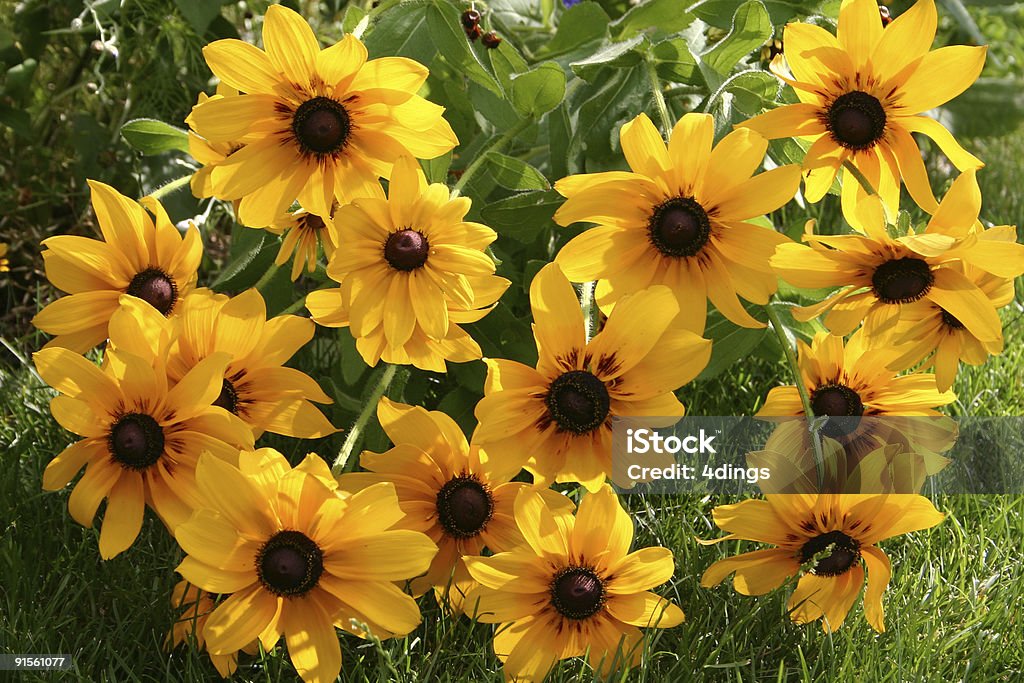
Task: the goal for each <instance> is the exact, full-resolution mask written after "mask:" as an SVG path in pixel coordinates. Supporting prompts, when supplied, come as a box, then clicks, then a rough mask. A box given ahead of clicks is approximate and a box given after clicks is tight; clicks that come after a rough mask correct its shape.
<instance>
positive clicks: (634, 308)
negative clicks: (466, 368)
mask: <svg viewBox="0 0 1024 683" xmlns="http://www.w3.org/2000/svg"><path fill="white" fill-rule="evenodd" d="M530 303H531V307H532V309H533V320H534V323H533V333H534V336H535V337H536V340H537V350H538V352H539V355H540V359H539V361H538V363H537V368H536V369H534V368H531V367H528V366H526V365H523V364H522V363H517V362H516V361H512V360H502V359H487V380H486V382H485V383H484V394H485V395H484V398H483V399H482V400H481V401H480V402H479V403H478V404H477V406H476V417H477V420H479V423H480V424H479V426H478V427H477V430H476V432H475V433H474V435H473V440H474V442H476V443H479V444H480V445H481V446H482V447H483V448H484V450H485V451H486V452H487V454H488V456H489V457H490V458H493V459H494V462H495V467H497V468H500V471H502V472H504V473H506V474H507V476H513V475H514V474H515V473H516V472H518V471H519V468H520V467H523V466H524V465H525V466H526V468H527V469H528V470H529V471H530V472H531V473H533V475H534V481H535V482H536V483H537V484H538V485H542V486H547V485H548V484H550V483H551V482H553V481H558V482H572V481H578V482H580V483H581V484H583V485H584V486H586V487H587V488H588V489H589V490H591V491H597V490H598V489H600V488H601V485H602V484H603V483H604V481H605V479H606V477H610V476H611V472H612V455H611V453H612V427H611V423H612V418H613V417H615V416H645V415H646V416H662V417H682V415H683V405H682V404H681V403H680V402H679V401H678V400H677V399H676V397H675V396H674V395H673V393H672V392H673V391H674V390H676V389H678V388H679V387H681V386H682V385H684V384H686V383H687V382H689V381H690V380H692V379H693V378H694V377H696V376H697V374H698V373H700V371H701V370H703V369H704V366H706V365H707V363H708V360H709V358H710V356H711V342H709V341H708V340H706V339H702V338H701V337H699V336H697V335H696V334H694V333H693V332H690V331H689V330H685V329H682V328H681V327H680V326H679V324H674V322H675V321H677V317H676V316H677V313H678V310H679V309H678V306H677V304H676V298H675V296H674V295H673V294H672V292H671V291H669V289H668V288H667V287H663V286H654V287H650V288H648V289H645V290H642V291H640V292H637V293H635V294H632V295H629V296H628V297H623V298H622V299H621V300H620V301H619V303H617V304H616V305H615V309H614V310H613V311H612V313H611V315H610V316H609V317H608V322H607V323H606V324H605V326H604V329H602V330H601V332H599V333H598V334H597V336H595V337H594V338H593V339H592V340H591V341H589V342H587V341H586V338H585V327H584V320H583V312H582V311H581V310H580V305H579V302H578V301H577V299H576V295H575V292H574V291H573V288H572V285H571V284H570V283H569V281H568V280H567V279H566V278H565V276H564V275H563V274H562V271H561V270H560V269H559V267H558V264H555V263H552V264H548V265H547V266H545V267H544V268H542V269H541V270H540V272H539V273H537V275H536V277H534V280H533V282H532V283H531V285H530Z"/></svg>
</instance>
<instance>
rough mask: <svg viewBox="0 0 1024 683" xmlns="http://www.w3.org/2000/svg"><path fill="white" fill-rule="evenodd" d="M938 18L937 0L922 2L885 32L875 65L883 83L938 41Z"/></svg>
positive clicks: (897, 19) (873, 63)
mask: <svg viewBox="0 0 1024 683" xmlns="http://www.w3.org/2000/svg"><path fill="white" fill-rule="evenodd" d="M937 25H938V15H937V14H936V12H935V2H934V0H918V1H917V2H915V3H914V4H913V6H911V7H910V9H908V10H907V11H906V12H903V13H902V14H900V15H899V16H898V17H896V18H895V19H894V20H893V21H892V23H890V24H889V25H888V26H886V27H885V30H883V31H882V37H881V39H880V40H879V41H878V46H877V47H876V48H875V52H874V54H873V55H872V56H871V65H872V66H873V67H874V68H875V69H876V71H877V73H878V74H879V75H880V76H881V79H882V80H883V81H886V80H888V79H889V78H891V77H892V76H894V75H896V74H898V73H899V72H900V71H902V70H903V69H904V67H906V66H907V65H908V64H910V63H911V62H913V61H914V60H915V59H917V58H919V57H921V56H922V55H924V54H925V53H926V52H928V50H929V49H931V46H932V42H933V41H934V40H935V30H936V27H937Z"/></svg>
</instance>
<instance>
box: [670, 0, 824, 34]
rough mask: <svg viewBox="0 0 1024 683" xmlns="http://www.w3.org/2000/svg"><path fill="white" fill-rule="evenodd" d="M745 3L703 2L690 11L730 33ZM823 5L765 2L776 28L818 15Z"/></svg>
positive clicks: (815, 0) (731, 0)
mask: <svg viewBox="0 0 1024 683" xmlns="http://www.w3.org/2000/svg"><path fill="white" fill-rule="evenodd" d="M744 2H745V0H701V2H698V3H696V4H695V5H693V6H692V7H690V9H689V11H690V12H692V13H693V14H695V15H696V16H697V18H698V19H701V20H702V21H706V22H707V23H708V24H710V25H711V26H714V27H715V28H720V29H724V30H726V31H728V30H729V29H730V28H732V20H731V17H732V16H733V15H735V14H736V10H737V9H739V7H740V6H741V5H742V4H743V3H744ZM821 4H822V3H821V2H820V0H810V1H809V2H805V1H803V0H764V5H765V8H766V9H767V10H768V15H769V16H770V17H771V21H772V24H774V25H775V26H782V25H784V24H785V23H787V22H789V21H790V20H792V19H793V18H794V17H806V16H810V15H812V14H818V13H819V12H822V11H823V10H822V8H821ZM826 14H828V13H827V12H826ZM832 16H835V15H834V14H833V15H832Z"/></svg>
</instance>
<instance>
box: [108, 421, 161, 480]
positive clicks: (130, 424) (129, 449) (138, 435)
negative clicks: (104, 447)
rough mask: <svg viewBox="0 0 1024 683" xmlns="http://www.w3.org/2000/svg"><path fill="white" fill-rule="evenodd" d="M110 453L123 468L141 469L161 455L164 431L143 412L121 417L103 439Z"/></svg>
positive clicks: (148, 465)
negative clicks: (105, 440) (105, 438)
mask: <svg viewBox="0 0 1024 683" xmlns="http://www.w3.org/2000/svg"><path fill="white" fill-rule="evenodd" d="M107 443H108V447H109V448H110V454H111V455H112V456H113V457H114V460H116V461H117V462H118V464H120V465H121V467H124V468H126V469H131V470H144V469H147V468H148V467H150V466H152V465H154V464H156V461H157V460H159V459H160V456H161V455H163V453H164V430H163V429H162V428H161V427H160V425H159V424H157V421H156V420H154V419H153V418H152V417H151V416H149V415H146V414H144V413H129V414H127V415H122V416H121V417H120V418H119V419H118V420H117V422H115V423H114V426H113V427H111V428H110V435H109V436H108V437H107Z"/></svg>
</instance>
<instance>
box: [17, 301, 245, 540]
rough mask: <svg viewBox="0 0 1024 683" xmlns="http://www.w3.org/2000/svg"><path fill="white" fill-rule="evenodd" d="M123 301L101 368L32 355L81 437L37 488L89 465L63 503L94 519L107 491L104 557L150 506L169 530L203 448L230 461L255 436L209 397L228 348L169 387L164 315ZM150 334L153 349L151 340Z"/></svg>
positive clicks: (192, 489) (56, 407)
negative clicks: (153, 341) (154, 346)
mask: <svg viewBox="0 0 1024 683" xmlns="http://www.w3.org/2000/svg"><path fill="white" fill-rule="evenodd" d="M123 302H124V303H123V308H122V309H119V310H118V311H116V312H115V313H114V315H113V317H112V318H111V321H110V325H111V343H112V345H114V348H110V349H108V350H107V353H106V354H105V359H104V360H105V363H104V367H103V369H102V370H101V369H100V368H98V367H96V366H95V365H93V364H92V363H91V362H89V361H88V360H86V359H85V358H83V357H82V356H80V355H78V354H76V353H75V352H73V351H71V350H69V349H64V348H49V349H44V350H42V351H39V352H38V353H36V354H35V355H34V359H35V364H36V369H37V370H38V371H39V374H40V376H41V377H42V378H43V379H44V380H45V381H46V383H47V384H49V385H50V386H52V387H53V388H54V389H56V390H57V391H58V392H60V395H59V396H57V397H55V398H54V399H53V400H52V401H51V403H50V410H51V412H52V413H53V416H54V418H55V419H56V420H57V422H58V423H59V424H60V425H61V426H62V427H64V428H65V429H67V430H68V431H70V432H73V433H75V434H77V435H79V436H81V437H84V438H83V439H82V440H81V441H77V442H75V443H73V444H71V445H70V446H68V447H67V448H65V449H64V450H63V451H62V452H61V453H60V455H58V456H57V457H56V458H54V459H53V460H52V461H51V462H50V464H49V465H47V467H46V471H45V472H44V473H43V488H44V489H46V490H47V491H56V490H58V489H61V488H63V487H64V486H65V485H67V483H68V482H69V481H71V479H72V478H74V476H75V475H76V474H77V473H78V471H79V470H81V469H82V467H85V468H86V469H85V475H84V476H83V477H82V478H81V480H79V482H78V483H77V484H76V485H75V487H74V489H73V490H72V492H71V497H70V498H69V500H68V510H69V511H70V513H71V516H72V517H73V518H74V519H75V521H76V522H78V523H79V524H82V525H83V526H87V527H91V526H92V522H93V518H94V517H95V516H96V510H97V508H98V507H99V504H100V503H101V502H102V501H103V500H104V499H106V501H107V505H106V512H105V513H104V515H103V526H102V528H101V530H100V556H101V557H103V558H104V559H109V558H111V557H114V556H115V555H117V554H119V553H121V552H122V551H124V550H126V549H127V548H128V547H129V546H131V545H132V543H134V542H135V538H136V537H137V536H138V534H139V530H140V529H141V528H142V517H143V511H144V509H145V506H146V505H149V506H150V507H151V508H153V510H154V511H155V512H156V513H157V514H158V515H159V516H160V518H161V519H162V520H163V521H164V523H165V524H166V525H167V527H168V528H169V529H170V530H171V531H172V533H173V532H174V530H175V528H176V527H177V526H178V525H179V524H181V523H182V522H184V521H185V520H187V519H188V517H189V515H190V514H191V512H192V509H194V507H195V506H196V505H197V504H198V503H199V498H198V494H197V491H196V485H195V466H196V460H197V458H198V457H199V454H200V453H201V452H208V453H211V454H212V456H211V457H215V458H218V459H221V460H223V461H226V462H231V463H233V462H236V461H237V458H238V450H239V448H240V447H246V448H251V447H252V444H253V441H252V431H251V430H250V429H249V428H248V426H247V425H246V424H245V423H243V422H242V421H241V420H239V419H238V418H236V417H235V416H234V415H231V414H230V413H228V412H227V411H225V410H224V409H222V408H219V407H217V406H214V405H211V404H212V403H213V402H214V400H216V398H217V394H218V393H219V392H220V387H221V378H222V377H223V376H224V368H225V367H227V364H228V362H229V360H230V357H229V356H228V355H227V354H212V355H210V356H209V357H207V358H206V359H205V360H203V361H202V362H200V363H198V364H196V365H195V367H193V368H192V369H191V370H190V371H189V372H188V373H187V374H185V375H184V376H183V377H182V378H181V379H180V381H178V382H177V383H176V384H173V385H170V386H169V385H168V381H167V375H166V369H165V368H166V353H167V348H168V347H169V343H170V341H169V339H170V324H169V322H168V321H167V320H165V319H164V318H163V317H162V316H161V315H160V314H159V313H157V312H156V311H155V310H154V309H153V308H152V307H150V306H149V305H147V304H145V303H143V302H142V301H140V300H138V299H135V298H133V297H129V296H125V297H123ZM139 321H143V324H142V325H140V324H139ZM143 329H146V333H145V335H144V333H143V331H142V330H143ZM153 339H156V340H157V347H156V348H153V347H152V346H150V345H149V343H150V340H153Z"/></svg>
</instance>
